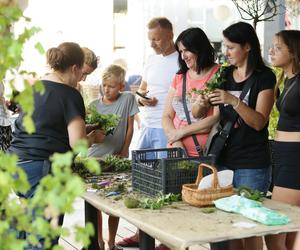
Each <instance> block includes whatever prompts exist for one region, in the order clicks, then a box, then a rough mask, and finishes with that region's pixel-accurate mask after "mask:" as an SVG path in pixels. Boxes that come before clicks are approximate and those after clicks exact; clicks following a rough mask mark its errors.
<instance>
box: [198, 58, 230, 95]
mask: <svg viewBox="0 0 300 250" xmlns="http://www.w3.org/2000/svg"><path fill="white" fill-rule="evenodd" d="M228 66H229V65H228V64H227V63H223V64H222V65H221V67H220V68H219V69H218V71H217V72H216V73H215V74H214V75H213V76H212V78H211V79H210V80H209V81H207V82H206V88H204V89H196V88H193V89H192V92H194V93H195V94H197V95H207V94H209V93H211V92H213V91H214V90H215V89H217V88H220V86H221V84H223V83H224V82H225V81H226V79H225V73H226V70H227V69H228Z"/></svg>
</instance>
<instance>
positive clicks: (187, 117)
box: [182, 74, 202, 156]
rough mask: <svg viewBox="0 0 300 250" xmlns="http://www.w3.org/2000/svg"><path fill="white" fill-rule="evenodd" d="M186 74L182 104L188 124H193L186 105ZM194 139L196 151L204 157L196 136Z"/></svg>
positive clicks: (183, 81)
mask: <svg viewBox="0 0 300 250" xmlns="http://www.w3.org/2000/svg"><path fill="white" fill-rule="evenodd" d="M185 98H186V74H183V78H182V104H183V109H184V112H185V116H186V120H187V122H188V124H191V123H192V121H191V118H190V114H189V111H188V108H187V105H186V99H185ZM192 138H193V141H194V144H195V147H196V150H197V152H198V154H199V156H202V148H201V146H200V144H199V142H198V140H197V137H196V135H194V134H192Z"/></svg>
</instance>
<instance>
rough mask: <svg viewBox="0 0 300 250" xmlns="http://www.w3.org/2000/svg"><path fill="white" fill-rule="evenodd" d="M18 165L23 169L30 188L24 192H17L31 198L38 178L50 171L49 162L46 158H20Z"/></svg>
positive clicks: (38, 181)
mask: <svg viewBox="0 0 300 250" xmlns="http://www.w3.org/2000/svg"><path fill="white" fill-rule="evenodd" d="M17 164H18V166H19V167H20V168H22V169H23V170H24V172H25V173H26V175H27V179H28V182H29V184H30V190H29V191H28V192H27V193H26V194H18V195H19V196H22V197H24V198H31V197H32V196H33V195H34V193H35V190H36V188H37V186H38V184H39V183H40V180H41V179H42V178H43V177H44V176H46V175H47V174H48V173H49V171H50V162H49V161H48V160H44V161H43V160H39V161H38V160H24V161H22V160H20V161H19V162H18V163H17Z"/></svg>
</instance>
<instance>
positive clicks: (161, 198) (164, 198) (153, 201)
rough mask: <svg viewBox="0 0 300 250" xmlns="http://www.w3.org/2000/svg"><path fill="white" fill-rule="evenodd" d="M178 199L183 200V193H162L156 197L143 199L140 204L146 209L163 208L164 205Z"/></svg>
mask: <svg viewBox="0 0 300 250" xmlns="http://www.w3.org/2000/svg"><path fill="white" fill-rule="evenodd" d="M176 201H181V194H172V193H169V194H166V195H163V194H160V195H158V197H156V198H144V199H142V200H141V201H140V204H139V206H140V207H141V208H145V209H161V208H162V207H163V206H166V205H170V204H172V203H173V202H176Z"/></svg>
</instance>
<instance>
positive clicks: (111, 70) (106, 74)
mask: <svg viewBox="0 0 300 250" xmlns="http://www.w3.org/2000/svg"><path fill="white" fill-rule="evenodd" d="M125 73H126V72H125V70H124V69H123V68H122V67H121V66H119V65H116V64H111V65H109V66H108V67H107V68H105V69H104V70H103V73H102V81H106V80H111V79H112V78H114V79H116V80H117V81H118V82H119V83H124V82H125Z"/></svg>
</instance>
